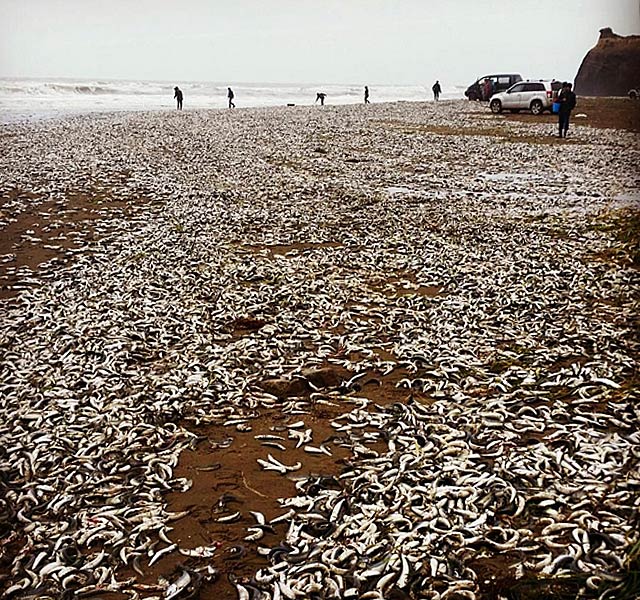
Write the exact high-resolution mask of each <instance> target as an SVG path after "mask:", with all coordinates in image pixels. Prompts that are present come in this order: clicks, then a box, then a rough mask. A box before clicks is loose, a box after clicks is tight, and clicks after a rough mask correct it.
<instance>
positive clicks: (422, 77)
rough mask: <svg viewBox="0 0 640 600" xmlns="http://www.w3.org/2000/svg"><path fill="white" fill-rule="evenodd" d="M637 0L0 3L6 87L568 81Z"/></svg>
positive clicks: (632, 16)
mask: <svg viewBox="0 0 640 600" xmlns="http://www.w3.org/2000/svg"><path fill="white" fill-rule="evenodd" d="M606 26H609V27H612V28H613V29H614V31H616V32H617V33H620V34H625V35H626V34H630V33H640V0H224V1H223V0H0V76H9V77H16V76H25V77H82V78H89V79H93V78H116V79H160V80H171V81H185V80H204V81H225V82H226V81H228V82H282V83H295V82H300V83H303V82H323V83H361V82H367V83H369V84H375V83H381V84H382V83H389V84H403V83H405V84H424V83H425V82H430V81H432V80H434V79H436V78H439V79H441V80H442V81H443V82H444V83H445V84H446V83H449V84H464V83H469V82H470V81H471V80H473V79H474V77H476V76H480V75H484V74H485V73H489V72H496V71H514V72H520V73H521V74H522V75H523V76H525V77H556V78H560V79H573V77H574V76H575V74H576V71H577V69H578V67H579V65H580V61H581V60H582V57H583V56H584V54H585V53H586V52H587V50H589V48H591V47H592V46H593V45H594V44H595V43H596V41H597V38H598V29H600V28H602V27H606Z"/></svg>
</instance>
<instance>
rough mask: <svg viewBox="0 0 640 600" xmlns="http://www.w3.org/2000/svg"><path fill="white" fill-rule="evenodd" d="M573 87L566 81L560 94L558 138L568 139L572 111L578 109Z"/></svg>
mask: <svg viewBox="0 0 640 600" xmlns="http://www.w3.org/2000/svg"><path fill="white" fill-rule="evenodd" d="M571 87H572V86H571V84H570V83H567V82H566V81H565V82H564V83H563V84H562V89H561V90H560V93H559V94H558V103H559V104H560V110H559V111H558V137H565V138H566V137H567V131H568V130H569V119H570V118H571V111H572V110H573V109H574V108H575V107H576V95H575V93H574V92H573V91H572V89H571Z"/></svg>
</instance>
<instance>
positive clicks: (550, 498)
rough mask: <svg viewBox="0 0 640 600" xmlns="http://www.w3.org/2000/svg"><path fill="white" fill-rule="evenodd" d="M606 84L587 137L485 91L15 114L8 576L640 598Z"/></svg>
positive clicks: (59, 593)
mask: <svg viewBox="0 0 640 600" xmlns="http://www.w3.org/2000/svg"><path fill="white" fill-rule="evenodd" d="M605 102H606V101H605V100H603V101H602V103H603V104H602V105H598V103H596V102H595V101H592V100H589V101H588V102H586V101H585V103H584V104H583V105H582V106H583V110H584V111H585V112H586V113H587V117H585V118H583V119H582V121H581V118H576V119H574V123H573V125H572V128H571V130H570V137H569V139H567V140H566V141H565V140H558V139H557V138H555V137H554V133H555V119H554V118H553V117H552V116H543V117H542V118H539V119H533V118H529V117H527V116H526V115H499V116H498V115H491V114H490V112H489V111H488V109H487V108H486V107H485V106H482V105H479V104H474V103H467V102H462V101H447V102H441V103H437V104H436V103H424V104H420V103H397V104H379V105H369V106H367V107H364V106H342V107H332V106H325V107H322V108H321V107H311V108H295V107H294V108H268V109H246V110H235V111H185V112H184V113H177V112H175V113H174V112H170V113H130V114H116V115H109V114H106V115H99V116H86V117H74V118H70V119H66V120H63V121H49V122H40V123H33V124H14V125H10V126H6V127H4V128H3V129H2V131H1V132H0V139H2V141H3V144H4V145H5V146H6V148H7V150H6V151H5V153H4V154H3V156H2V157H0V172H1V173H2V180H1V182H0V197H1V200H0V201H1V205H0V228H1V229H0V310H1V311H2V314H3V319H2V327H1V330H0V349H1V350H0V381H1V382H2V383H1V385H2V394H1V398H2V399H1V400H0V591H2V592H3V593H4V594H5V596H6V597H10V598H60V597H99V598H127V597H129V598H178V599H182V598H188V597H192V598H196V597H199V598H202V599H203V600H207V599H209V598H237V597H241V598H242V597H243V594H244V593H245V592H246V593H247V594H248V595H249V596H248V597H251V598H275V597H299V598H302V597H309V598H311V597H317V598H322V597H327V598H335V597H345V598H358V597H362V598H376V597H384V598H432V599H438V598H442V599H445V598H449V599H453V600H455V599H457V598H478V599H481V598H486V599H489V598H497V597H499V596H498V595H499V594H502V595H503V596H504V595H506V594H507V593H509V594H511V597H513V598H522V599H525V598H534V597H540V594H541V593H542V592H544V593H547V594H552V593H555V594H556V596H557V597H567V598H570V597H571V598H575V597H577V594H578V593H582V594H583V595H584V597H587V598H596V597H598V596H601V595H602V594H605V593H606V589H609V588H611V589H615V590H616V591H615V592H612V593H616V594H619V595H618V596H617V597H629V598H631V597H632V596H631V595H629V596H623V595H621V594H623V593H627V592H628V590H631V588H629V587H628V585H629V584H628V574H629V572H631V571H633V569H634V565H635V569H637V552H638V550H637V548H638V547H637V544H638V533H637V532H638V527H639V525H640V520H639V516H640V514H639V512H638V505H637V494H638V490H640V471H639V465H640V461H639V458H640V456H639V454H638V447H639V442H640V438H638V424H639V423H638V404H637V403H638V397H637V356H638V355H637V349H638V348H637V303H638V296H637V290H638V263H639V255H638V238H637V220H638V206H639V199H638V192H637V190H638V182H639V180H640V175H639V173H638V168H637V165H638V164H639V163H640V149H639V147H638V134H637V133H634V130H636V129H637V125H634V123H637V119H636V117H635V116H633V107H631V113H629V105H627V104H624V105H623V104H619V105H618V104H616V105H615V107H614V108H615V110H614V109H612V111H611V114H610V115H609V116H608V117H607V116H604V115H605V113H606V109H605V108H604V107H605V106H606V105H605V104H604V103H605ZM590 103H592V104H590ZM600 106H601V107H602V108H600ZM591 107H593V108H591ZM580 110H581V108H580V105H579V107H578V110H577V111H576V112H577V113H579V112H580ZM595 110H599V111H600V113H599V114H598V118H595V117H594V116H593V115H594V112H593V111H595ZM629 114H631V115H632V116H629ZM590 115H591V116H590ZM582 123H584V125H583V124H582ZM588 125H591V126H588ZM599 126H605V127H606V128H605V129H602V128H598V127H599ZM615 126H619V129H616V128H613V127H615ZM269 455H271V456H272V457H273V458H274V459H275V460H274V461H272V460H271V459H269V458H268V457H269ZM259 461H262V462H259ZM278 462H279V464H280V467H278ZM268 463H270V464H271V466H269V465H268ZM298 463H299V466H297V465H298ZM387 478H389V479H387ZM364 481H366V482H367V483H366V485H364V486H363V484H362V482H364ZM474 489H475V490H482V491H483V493H481V494H476V493H475V492H473V490H474ZM415 490H418V491H415ZM496 490H498V491H496ZM286 499H289V500H288V501H287V500H286ZM340 502H342V504H340ZM372 507H375V509H374V508H372ZM412 508H413V509H415V510H411V509H412ZM432 511H435V512H432ZM258 515H261V516H258ZM281 515H285V517H284V518H283V519H282V520H279V521H277V522H276V523H273V524H270V523H269V522H270V521H272V520H273V519H277V517H280V516H281ZM262 517H264V522H261V519H262ZM247 538H248V539H247ZM443 540H444V541H443ZM285 541H286V544H285V545H284V546H283V542H285ZM376 544H378V545H379V546H380V547H379V548H378V549H376V550H374V548H375V546H376ZM274 549H275V550H274ZM634 561H635V562H634ZM318 564H320V566H318ZM305 565H307V568H306V571H305V568H304V566H305ZM172 586H173V587H172ZM625 586H627V587H625ZM621 590H622V591H621ZM629 593H630V594H632V593H635V592H634V591H633V590H631V591H629ZM64 594H66V596H65V595H64ZM74 594H76V595H75V596H74ZM367 594H369V595H367ZM376 594H377V595H376ZM536 594H537V595H536ZM563 594H564V595H563ZM602 597H607V596H602ZM610 597H616V596H610Z"/></svg>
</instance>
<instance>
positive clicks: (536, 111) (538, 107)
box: [531, 100, 544, 115]
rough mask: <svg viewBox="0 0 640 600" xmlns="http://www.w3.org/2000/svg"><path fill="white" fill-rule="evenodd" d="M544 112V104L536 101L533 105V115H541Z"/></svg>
mask: <svg viewBox="0 0 640 600" xmlns="http://www.w3.org/2000/svg"><path fill="white" fill-rule="evenodd" d="M543 112H544V106H542V102H540V100H534V101H533V102H532V103H531V114H532V115H541V114H542V113H543Z"/></svg>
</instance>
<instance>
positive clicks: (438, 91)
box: [431, 79, 442, 101]
mask: <svg viewBox="0 0 640 600" xmlns="http://www.w3.org/2000/svg"><path fill="white" fill-rule="evenodd" d="M431 91H432V92H433V99H434V100H436V101H437V100H440V94H442V88H441V87H440V82H439V81H438V80H437V79H436V82H435V83H434V84H433V87H432V88H431Z"/></svg>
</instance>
